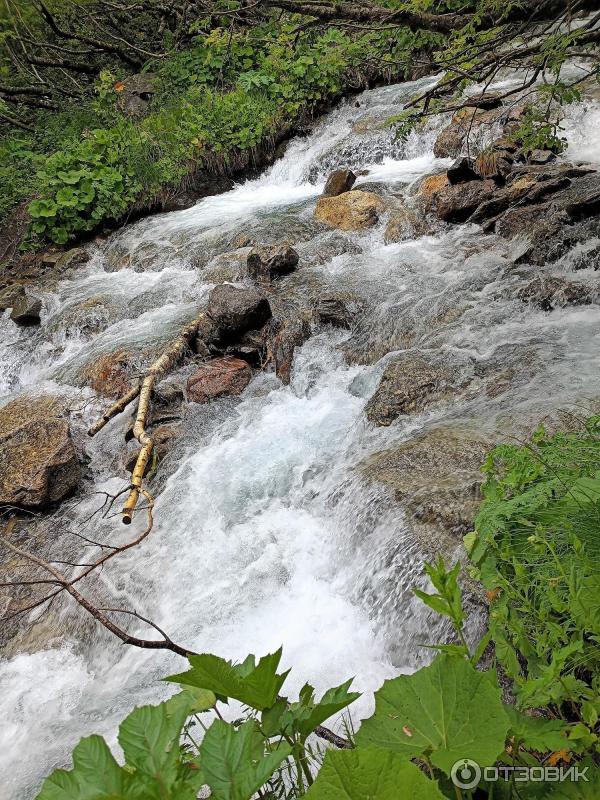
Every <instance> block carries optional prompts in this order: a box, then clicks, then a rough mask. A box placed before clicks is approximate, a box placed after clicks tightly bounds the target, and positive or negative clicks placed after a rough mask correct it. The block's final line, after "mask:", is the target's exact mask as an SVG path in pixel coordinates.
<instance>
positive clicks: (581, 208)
mask: <svg viewBox="0 0 600 800" xmlns="http://www.w3.org/2000/svg"><path fill="white" fill-rule="evenodd" d="M561 188H562V187H561ZM552 204H553V205H554V206H555V207H556V208H557V209H560V210H561V211H565V212H566V213H567V214H568V215H569V216H570V217H572V218H573V219H580V218H582V217H586V216H589V215H592V214H598V212H599V211H600V172H591V173H588V174H587V175H582V176H579V177H576V178H573V179H572V180H571V181H570V182H569V184H568V186H567V187H565V191H562V192H559V193H558V194H557V195H556V196H555V197H553V198H552Z"/></svg>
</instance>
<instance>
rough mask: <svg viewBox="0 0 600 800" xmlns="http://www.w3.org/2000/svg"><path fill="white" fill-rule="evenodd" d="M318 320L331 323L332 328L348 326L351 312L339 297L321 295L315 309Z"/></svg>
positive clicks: (324, 323)
mask: <svg viewBox="0 0 600 800" xmlns="http://www.w3.org/2000/svg"><path fill="white" fill-rule="evenodd" d="M315 311H316V314H317V318H318V320H319V322H321V323H322V324H323V325H333V326H334V328H349V327H350V322H351V319H352V317H351V314H350V311H349V310H348V307H347V306H346V304H345V303H344V301H343V300H340V298H339V297H322V298H321V299H320V300H319V302H318V303H317V307H316V309H315Z"/></svg>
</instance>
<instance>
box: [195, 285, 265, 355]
mask: <svg viewBox="0 0 600 800" xmlns="http://www.w3.org/2000/svg"><path fill="white" fill-rule="evenodd" d="M208 315H209V317H210V318H211V319H212V320H213V322H214V323H215V325H216V327H217V329H218V335H219V338H220V339H221V340H223V341H231V340H232V339H235V338H237V337H238V336H241V334H243V333H245V332H246V331H249V330H254V329H255V328H260V327H262V326H263V325H264V324H265V322H266V321H267V320H268V319H270V317H271V306H270V305H269V301H268V300H267V298H266V297H265V295H264V294H263V293H262V292H259V291H258V290H257V289H242V288H240V287H238V286H233V285H232V284H230V283H223V284H221V285H220V286H215V288H214V289H213V290H212V291H211V293H210V295H209V297H208Z"/></svg>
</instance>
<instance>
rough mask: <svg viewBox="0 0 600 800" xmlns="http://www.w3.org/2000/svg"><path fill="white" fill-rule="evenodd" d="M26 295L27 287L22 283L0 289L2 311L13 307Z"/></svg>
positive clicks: (0, 309) (0, 310)
mask: <svg viewBox="0 0 600 800" xmlns="http://www.w3.org/2000/svg"><path fill="white" fill-rule="evenodd" d="M24 297H25V289H24V288H23V287H22V286H21V284H18V283H15V284H13V285H12V286H7V287H6V289H2V291H0V312H2V311H6V310H7V309H8V308H12V307H13V306H14V304H15V303H16V302H17V301H18V300H22V299H23V298H24Z"/></svg>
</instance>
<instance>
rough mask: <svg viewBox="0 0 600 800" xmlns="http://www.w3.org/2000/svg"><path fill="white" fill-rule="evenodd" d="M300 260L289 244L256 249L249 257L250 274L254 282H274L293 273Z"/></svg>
mask: <svg viewBox="0 0 600 800" xmlns="http://www.w3.org/2000/svg"><path fill="white" fill-rule="evenodd" d="M299 260H300V259H299V256H298V253H297V252H296V250H294V248H293V247H290V246H289V245H288V244H281V245H272V246H268V247H255V248H254V249H253V250H251V252H250V253H249V255H248V259H247V264H248V274H249V275H250V277H251V278H252V279H253V280H257V281H272V280H275V279H276V278H280V277H282V276H283V275H288V274H289V273H290V272H293V271H294V270H295V269H296V267H297V266H298V261H299Z"/></svg>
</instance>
